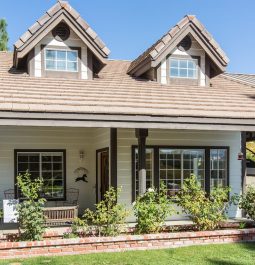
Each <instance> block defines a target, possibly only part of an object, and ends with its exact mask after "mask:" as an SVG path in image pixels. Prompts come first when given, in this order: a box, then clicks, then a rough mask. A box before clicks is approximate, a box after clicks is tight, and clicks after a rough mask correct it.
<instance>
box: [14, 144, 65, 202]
mask: <svg viewBox="0 0 255 265" xmlns="http://www.w3.org/2000/svg"><path fill="white" fill-rule="evenodd" d="M22 152H23V153H33V152H34V153H63V170H64V172H63V173H64V175H63V178H64V196H63V197H62V198H55V199H47V201H66V150H65V149H14V194H15V199H18V193H17V175H18V168H17V158H18V153H22Z"/></svg>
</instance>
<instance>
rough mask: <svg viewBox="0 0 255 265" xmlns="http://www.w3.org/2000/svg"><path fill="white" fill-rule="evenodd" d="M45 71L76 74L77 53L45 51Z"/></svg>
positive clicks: (74, 51) (71, 51)
mask: <svg viewBox="0 0 255 265" xmlns="http://www.w3.org/2000/svg"><path fill="white" fill-rule="evenodd" d="M45 70H47V71H61V72H78V51H77V50H55V49H46V50H45Z"/></svg>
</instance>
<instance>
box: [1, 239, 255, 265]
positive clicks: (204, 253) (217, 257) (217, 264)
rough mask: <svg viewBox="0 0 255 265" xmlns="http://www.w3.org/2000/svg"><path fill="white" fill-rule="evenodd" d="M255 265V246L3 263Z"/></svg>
mask: <svg viewBox="0 0 255 265" xmlns="http://www.w3.org/2000/svg"><path fill="white" fill-rule="evenodd" d="M3 264H5V265H7V264H8V265H42V264H43V265H45V264H50V265H62V264H63V265H64V264H68V265H80V264H86V265H92V264H93V265H108V264H109V265H169V264H173V265H180V264H189V265H193V264H196V265H199V264H210V265H254V264H255V243H248V244H226V245H207V246H192V247H183V248H177V249H166V250H150V251H130V252H123V253H103V254H89V255H77V256H62V257H40V258H33V259H25V260H11V261H0V265H3Z"/></svg>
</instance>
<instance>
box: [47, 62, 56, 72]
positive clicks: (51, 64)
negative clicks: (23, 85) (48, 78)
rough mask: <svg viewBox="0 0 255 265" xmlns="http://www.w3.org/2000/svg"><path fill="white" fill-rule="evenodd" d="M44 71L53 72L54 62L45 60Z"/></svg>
mask: <svg viewBox="0 0 255 265" xmlns="http://www.w3.org/2000/svg"><path fill="white" fill-rule="evenodd" d="M46 69H47V70H55V69H56V62H55V61H49V60H46Z"/></svg>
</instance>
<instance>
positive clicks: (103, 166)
mask: <svg viewBox="0 0 255 265" xmlns="http://www.w3.org/2000/svg"><path fill="white" fill-rule="evenodd" d="M108 189H109V149H108V148H105V149H102V150H98V151H97V201H100V200H102V199H103V198H104V195H105V193H106V192H107V191H108Z"/></svg>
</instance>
